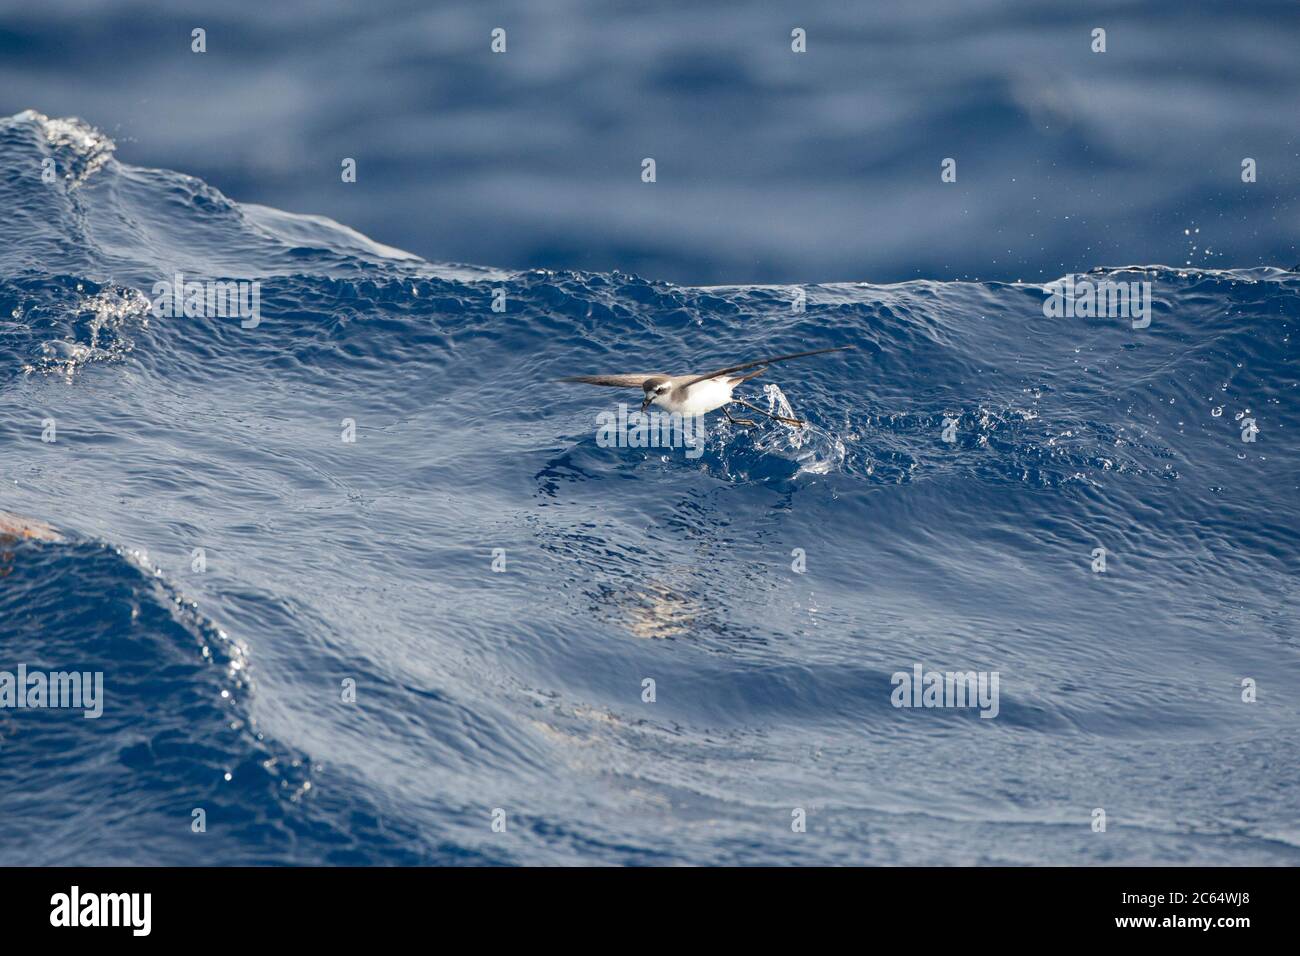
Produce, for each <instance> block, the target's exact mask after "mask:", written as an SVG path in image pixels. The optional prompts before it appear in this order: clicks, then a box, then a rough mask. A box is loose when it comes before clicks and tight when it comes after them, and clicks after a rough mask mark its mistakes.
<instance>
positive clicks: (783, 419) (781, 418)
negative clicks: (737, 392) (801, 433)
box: [724, 398, 808, 428]
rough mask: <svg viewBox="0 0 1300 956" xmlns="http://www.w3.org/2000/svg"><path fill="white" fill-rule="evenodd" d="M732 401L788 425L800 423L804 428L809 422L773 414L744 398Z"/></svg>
mask: <svg viewBox="0 0 1300 956" xmlns="http://www.w3.org/2000/svg"><path fill="white" fill-rule="evenodd" d="M732 401H733V402H739V403H740V404H741V405H744V406H745V407H746V408H751V409H753V410H754V411H756V412H758V413H759V414H760V415H766V416H767V417H768V418H770V419H772V420H773V421H777V422H785V423H786V424H787V425H798V426H799V427H800V428H803V427H804V425H806V424H808V423H807V422H801V421H799V419H797V418H786V417H785V416H784V415H773V414H772V413H771V412H765V411H763V410H762V409H761V408H759V407H758V406H757V405H751V404H749V402H747V401H745V400H744V399H743V398H733V399H732ZM724 411H725V409H724ZM727 417H728V418H731V416H730V415H728V416H727ZM749 424H751V425H752V424H754V423H753V422H750V423H749Z"/></svg>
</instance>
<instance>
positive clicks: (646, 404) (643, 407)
mask: <svg viewBox="0 0 1300 956" xmlns="http://www.w3.org/2000/svg"><path fill="white" fill-rule="evenodd" d="M653 401H654V396H653V395H647V396H646V397H645V399H644V400H643V401H642V402H641V412H642V414H644V413H645V410H646V409H647V408H649V407H650V403H651V402H653Z"/></svg>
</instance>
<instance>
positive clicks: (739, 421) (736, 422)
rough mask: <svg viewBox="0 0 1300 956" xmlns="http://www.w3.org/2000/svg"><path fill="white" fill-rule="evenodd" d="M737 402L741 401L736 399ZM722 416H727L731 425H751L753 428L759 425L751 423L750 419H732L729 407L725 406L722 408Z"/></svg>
mask: <svg viewBox="0 0 1300 956" xmlns="http://www.w3.org/2000/svg"><path fill="white" fill-rule="evenodd" d="M736 401H739V399H736ZM722 414H724V415H726V416H727V421H729V422H731V424H733V425H751V426H754V425H757V424H758V422H754V421H750V420H749V419H748V418H732V417H731V412H729V411H727V406H726V405H723V406H722Z"/></svg>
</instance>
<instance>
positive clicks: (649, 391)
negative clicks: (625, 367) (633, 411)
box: [641, 375, 673, 412]
mask: <svg viewBox="0 0 1300 956" xmlns="http://www.w3.org/2000/svg"><path fill="white" fill-rule="evenodd" d="M641 387H642V388H643V389H645V400H644V401H642V402H641V411H643V412H644V411H645V410H646V409H647V408H649V407H650V405H651V404H652V403H653V402H654V400H655V399H656V398H659V397H660V396H661V395H667V394H668V392H669V390H670V389H671V388H672V387H673V384H672V380H671V379H670V378H669V377H668V376H667V375H652V376H650V377H649V378H648V379H646V380H645V381H644V382H642V383H641Z"/></svg>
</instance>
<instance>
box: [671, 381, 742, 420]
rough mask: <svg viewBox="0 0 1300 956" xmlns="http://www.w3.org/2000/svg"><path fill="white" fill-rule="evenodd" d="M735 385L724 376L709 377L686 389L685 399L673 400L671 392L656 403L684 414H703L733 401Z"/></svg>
mask: <svg viewBox="0 0 1300 956" xmlns="http://www.w3.org/2000/svg"><path fill="white" fill-rule="evenodd" d="M733 388H735V385H734V384H732V383H730V382H728V381H727V379H726V378H725V377H724V378H709V379H705V380H704V381H703V382H696V383H695V384H694V385H692V386H691V387H690V388H688V389H687V390H686V398H685V399H684V400H679V401H673V400H672V399H673V397H674V395H673V392H669V393H668V394H667V395H664V396H662V397H660V398H659V399H657V400H656V401H655V404H656V405H658V406H659V407H660V408H663V409H665V410H667V411H669V412H679V413H681V414H682V415H703V414H704V413H705V412H711V411H713V410H714V409H717V408H721V407H722V406H723V405H725V404H727V402H729V401H731V391H732V389H733Z"/></svg>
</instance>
